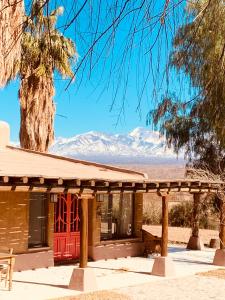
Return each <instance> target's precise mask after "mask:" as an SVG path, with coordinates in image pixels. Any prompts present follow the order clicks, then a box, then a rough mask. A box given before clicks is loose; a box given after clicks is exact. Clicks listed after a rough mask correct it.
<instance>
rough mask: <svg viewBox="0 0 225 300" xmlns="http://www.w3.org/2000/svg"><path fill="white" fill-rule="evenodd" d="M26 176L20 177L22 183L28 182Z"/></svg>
mask: <svg viewBox="0 0 225 300" xmlns="http://www.w3.org/2000/svg"><path fill="white" fill-rule="evenodd" d="M28 180H29V179H28V177H26V176H24V177H22V182H23V183H24V184H27V183H28Z"/></svg>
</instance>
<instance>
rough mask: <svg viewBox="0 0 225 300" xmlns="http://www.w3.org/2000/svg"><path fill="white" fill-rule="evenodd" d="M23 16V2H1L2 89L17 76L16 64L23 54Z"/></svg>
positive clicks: (13, 0) (0, 49) (0, 83)
mask: <svg viewBox="0 0 225 300" xmlns="http://www.w3.org/2000/svg"><path fill="white" fill-rule="evenodd" d="M23 14H24V2H23V1H18V0H1V1H0V37H1V41H0V87H3V86H4V85H5V84H6V83H7V81H8V80H9V79H10V78H12V77H13V75H15V74H14V63H15V60H19V58H20V54H21V36H22V23H23Z"/></svg>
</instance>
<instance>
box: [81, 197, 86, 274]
mask: <svg viewBox="0 0 225 300" xmlns="http://www.w3.org/2000/svg"><path fill="white" fill-rule="evenodd" d="M87 262H88V197H86V196H83V195H82V196H81V231H80V268H86V267H87Z"/></svg>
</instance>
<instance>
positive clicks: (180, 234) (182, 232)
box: [143, 225, 219, 245]
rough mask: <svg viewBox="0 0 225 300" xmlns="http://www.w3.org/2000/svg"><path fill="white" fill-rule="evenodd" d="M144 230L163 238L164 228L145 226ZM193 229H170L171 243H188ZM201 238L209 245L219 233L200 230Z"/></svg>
mask: <svg viewBox="0 0 225 300" xmlns="http://www.w3.org/2000/svg"><path fill="white" fill-rule="evenodd" d="M143 229H144V230H146V231H149V232H150V233H151V234H153V235H157V236H159V237H160V236H161V232H162V227H161V226H158V225H144V226H143ZM190 234H191V228H181V227H169V241H170V242H179V243H188V240H189V238H190ZM200 237H201V239H202V241H203V243H204V244H207V245H209V242H210V239H218V238H219V232H218V231H217V230H209V229H200Z"/></svg>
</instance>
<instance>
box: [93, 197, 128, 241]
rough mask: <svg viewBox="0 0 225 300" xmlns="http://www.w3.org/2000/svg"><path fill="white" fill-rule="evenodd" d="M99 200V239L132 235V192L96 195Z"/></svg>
mask: <svg viewBox="0 0 225 300" xmlns="http://www.w3.org/2000/svg"><path fill="white" fill-rule="evenodd" d="M97 201H99V202H101V240H112V239H123V238H129V237H132V235H133V229H134V197H133V194H114V195H103V194H102V195H98V198H97Z"/></svg>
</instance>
